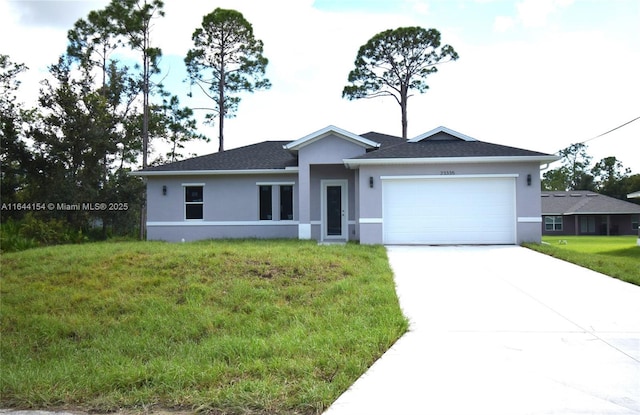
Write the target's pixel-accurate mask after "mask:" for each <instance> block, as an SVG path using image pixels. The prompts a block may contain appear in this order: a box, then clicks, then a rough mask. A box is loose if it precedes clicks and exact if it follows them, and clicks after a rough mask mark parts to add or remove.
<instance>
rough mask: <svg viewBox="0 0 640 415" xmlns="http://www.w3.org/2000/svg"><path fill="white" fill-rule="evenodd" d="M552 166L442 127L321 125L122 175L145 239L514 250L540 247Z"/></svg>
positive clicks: (539, 156) (534, 155) (543, 158)
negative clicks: (137, 199) (140, 189)
mask: <svg viewBox="0 0 640 415" xmlns="http://www.w3.org/2000/svg"><path fill="white" fill-rule="evenodd" d="M555 160H557V157H555V156H552V155H549V154H544V153H538V152H535V151H529V150H523V149H519V148H513V147H507V146H502V145H497V144H490V143H486V142H482V141H478V140H475V139H473V138H471V137H469V136H466V135H464V134H461V133H458V132H456V131H453V130H450V129H448V128H445V127H439V128H436V129H434V130H432V131H429V132H427V133H425V134H422V135H420V136H418V137H416V138H414V139H411V140H404V139H402V138H399V137H393V136H388V135H384V134H379V133H374V132H370V133H366V134H363V135H356V134H353V133H350V132H348V131H345V130H342V129H340V128H337V127H334V126H328V127H326V128H323V129H321V130H319V131H316V132H314V133H312V134H309V135H307V136H305V137H302V138H300V139H298V140H295V141H266V142H262V143H258V144H253V145H248V146H245V147H241V148H236V149H233V150H227V151H225V152H222V153H214V154H209V155H206V156H201V157H195V158H191V159H188V160H183V161H178V162H175V163H170V164H165V165H162V166H156V167H149V168H146V169H144V170H141V171H137V172H134V173H133V174H135V175H137V176H142V177H144V178H145V179H146V181H147V238H148V239H159V240H167V241H181V240H186V241H188V240H197V239H208V238H299V239H315V240H318V241H321V242H332V241H334V242H338V241H339V242H343V241H351V240H356V241H360V242H361V243H364V244H516V243H521V242H525V241H532V242H538V241H540V238H541V231H540V224H541V221H542V219H541V210H540V178H539V176H540V174H539V171H540V165H541V164H546V163H549V162H551V161H555Z"/></svg>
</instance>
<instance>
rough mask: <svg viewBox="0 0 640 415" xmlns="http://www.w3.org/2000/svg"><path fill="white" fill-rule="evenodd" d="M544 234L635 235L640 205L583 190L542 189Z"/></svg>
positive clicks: (639, 215) (639, 218)
mask: <svg viewBox="0 0 640 415" xmlns="http://www.w3.org/2000/svg"><path fill="white" fill-rule="evenodd" d="M541 196H542V217H543V224H542V232H543V234H545V235H635V234H637V233H638V222H639V221H640V205H636V204H635V203H630V202H627V201H624V200H619V199H615V198H613V197H609V196H605V195H601V194H598V193H596V192H591V191H586V190H574V191H568V192H542V195H541Z"/></svg>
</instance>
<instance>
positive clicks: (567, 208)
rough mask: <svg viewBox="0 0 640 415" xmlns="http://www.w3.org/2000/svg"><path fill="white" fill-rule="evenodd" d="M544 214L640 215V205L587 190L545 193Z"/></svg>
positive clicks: (543, 197) (543, 193) (543, 196)
mask: <svg viewBox="0 0 640 415" xmlns="http://www.w3.org/2000/svg"><path fill="white" fill-rule="evenodd" d="M542 214H543V215H576V214H640V205H636V204H635V203H631V202H626V201H624V200H619V199H615V198H613V197H609V196H605V195H601V194H599V193H595V192H591V191H587V190H574V191H568V192H550V191H544V192H542Z"/></svg>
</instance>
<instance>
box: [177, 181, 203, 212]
mask: <svg viewBox="0 0 640 415" xmlns="http://www.w3.org/2000/svg"><path fill="white" fill-rule="evenodd" d="M187 187H201V188H202V202H187ZM204 187H205V184H204V183H182V188H183V191H182V202H183V206H184V208H183V216H182V217H183V218H184V220H185V221H204ZM187 205H201V206H202V217H201V218H187Z"/></svg>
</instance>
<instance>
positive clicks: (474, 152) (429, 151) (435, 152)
mask: <svg viewBox="0 0 640 415" xmlns="http://www.w3.org/2000/svg"><path fill="white" fill-rule="evenodd" d="M529 156H534V157H535V156H548V154H545V153H539V152H537V151H530V150H524V149H521V148H515V147H508V146H503V145H499V144H492V143H485V142H482V141H462V140H459V139H455V140H434V141H430V140H423V141H419V142H416V143H412V142H403V143H401V144H398V145H392V146H388V147H383V148H381V149H380V150H377V151H371V152H369V153H367V154H364V155H362V156H359V157H354V159H355V160H358V159H360V160H362V159H391V158H427V157H428V158H434V157H529Z"/></svg>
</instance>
